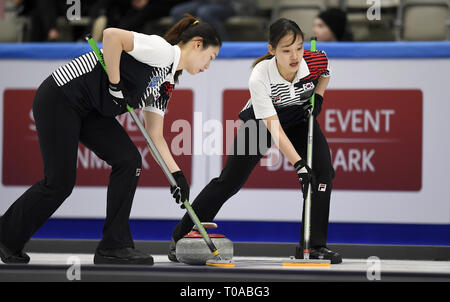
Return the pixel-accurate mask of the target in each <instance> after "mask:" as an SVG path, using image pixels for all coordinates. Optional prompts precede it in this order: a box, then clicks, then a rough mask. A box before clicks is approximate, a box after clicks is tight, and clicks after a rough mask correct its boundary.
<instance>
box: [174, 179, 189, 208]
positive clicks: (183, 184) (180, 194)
mask: <svg viewBox="0 0 450 302" xmlns="http://www.w3.org/2000/svg"><path fill="white" fill-rule="evenodd" d="M172 176H173V178H175V181H176V183H177V185H176V186H171V187H170V193H172V196H173V198H175V201H176V203H181V208H182V209H184V204H183V203H184V202H185V201H186V200H189V184H188V182H187V180H186V177H184V174H183V172H181V171H177V172H174V173H172Z"/></svg>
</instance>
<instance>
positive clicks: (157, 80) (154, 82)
mask: <svg viewBox="0 0 450 302" xmlns="http://www.w3.org/2000/svg"><path fill="white" fill-rule="evenodd" d="M161 81H162V77H160V76H154V77H153V78H152V80H151V81H150V82H148V86H147V88H153V87H157V86H159V83H160V82H161Z"/></svg>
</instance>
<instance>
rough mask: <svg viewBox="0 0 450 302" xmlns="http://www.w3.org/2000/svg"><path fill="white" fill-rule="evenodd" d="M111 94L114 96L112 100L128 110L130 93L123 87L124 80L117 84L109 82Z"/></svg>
mask: <svg viewBox="0 0 450 302" xmlns="http://www.w3.org/2000/svg"><path fill="white" fill-rule="evenodd" d="M109 94H110V95H111V96H112V100H113V102H114V103H116V105H117V106H119V107H120V109H122V110H126V108H127V104H128V94H127V93H126V91H125V87H123V84H122V81H119V83H117V84H113V83H111V82H110V83H109Z"/></svg>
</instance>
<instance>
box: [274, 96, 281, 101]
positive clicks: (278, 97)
mask: <svg viewBox="0 0 450 302" xmlns="http://www.w3.org/2000/svg"><path fill="white" fill-rule="evenodd" d="M280 99H281V96H280V95H279V96H276V97H275V98H274V99H273V101H274V102H278V101H279V100H280Z"/></svg>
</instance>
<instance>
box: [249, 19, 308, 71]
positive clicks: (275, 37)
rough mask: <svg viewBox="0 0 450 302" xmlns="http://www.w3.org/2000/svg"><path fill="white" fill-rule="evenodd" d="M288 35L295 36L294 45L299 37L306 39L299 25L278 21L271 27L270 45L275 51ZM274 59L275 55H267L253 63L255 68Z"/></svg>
mask: <svg viewBox="0 0 450 302" xmlns="http://www.w3.org/2000/svg"><path fill="white" fill-rule="evenodd" d="M288 34H294V39H293V40H292V43H294V42H295V40H297V36H298V35H300V36H301V37H302V40H303V39H304V38H305V37H304V34H303V32H302V30H301V29H300V27H299V26H298V25H297V23H295V22H294V21H292V20H289V19H286V18H280V19H278V20H277V21H275V22H274V23H272V24H271V25H270V29H269V44H270V45H272V47H273V48H274V49H275V48H277V45H278V43H279V42H280V40H281V39H282V38H283V37H284V36H286V35H288ZM272 58H273V55H271V54H270V53H267V54H265V55H264V56H262V57H259V58H257V59H256V60H255V62H253V67H255V66H256V64H258V63H259V62H261V61H264V60H270V59H272Z"/></svg>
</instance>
